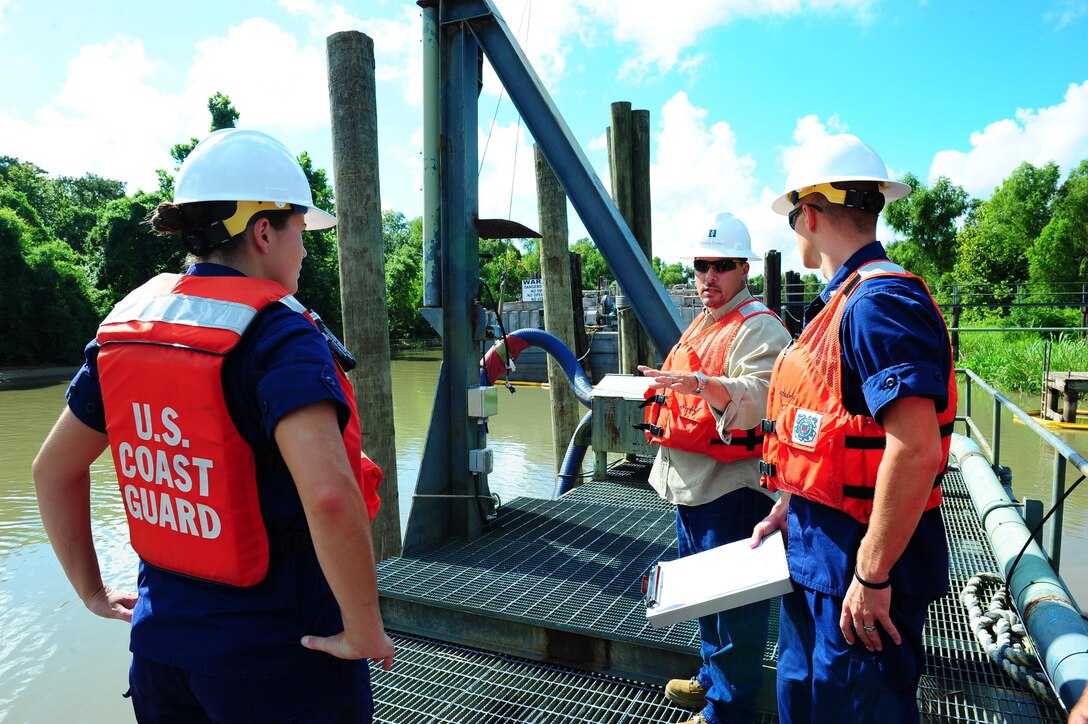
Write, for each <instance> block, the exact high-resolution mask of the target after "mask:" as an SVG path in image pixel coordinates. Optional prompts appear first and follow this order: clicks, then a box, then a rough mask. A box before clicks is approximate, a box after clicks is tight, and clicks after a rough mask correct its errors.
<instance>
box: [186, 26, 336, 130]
mask: <svg viewBox="0 0 1088 724" xmlns="http://www.w3.org/2000/svg"><path fill="white" fill-rule="evenodd" d="M196 50H197V55H196V58H195V60H194V62H193V65H192V67H191V68H190V69H189V73H188V78H187V87H186V89H185V93H184V99H183V100H184V103H185V107H187V108H197V109H201V110H202V111H203V109H205V108H206V106H207V101H208V98H210V97H211V96H212V95H213V94H214V93H215V92H216V91H219V92H221V93H223V94H224V95H226V96H229V97H230V100H231V103H232V104H233V105H234V107H235V108H237V109H238V110H239V112H241V114H242V115H241V118H240V120H239V125H240V126H245V127H256V128H261V129H262V130H268V131H269V132H271V133H272V134H273V135H275V134H276V129H282V130H284V131H288V132H297V131H302V130H308V129H312V128H316V127H319V126H322V125H328V123H329V91H328V87H329V86H328V75H327V72H326V69H325V56H324V53H323V51H322V50H321V49H319V48H317V47H315V46H305V45H300V43H299V40H298V38H296V37H295V36H294V35H291V34H290V33H288V32H287V31H285V30H283V29H282V28H280V26H279V25H277V24H275V23H273V22H271V21H270V20H267V19H264V18H249V19H247V20H244V21H243V22H242V23H240V24H239V25H235V26H232V27H231V28H229V29H228V30H227V34H226V35H225V36H221V37H211V38H207V39H205V40H202V41H201V42H199V43H197V45H196ZM198 117H199V118H200V119H202V120H203V121H204V122H203V123H202V124H201V125H200V126H199V127H198V128H197V129H196V130H197V132H196V133H195V134H194V135H196V136H198V137H200V136H202V135H205V134H206V133H207V120H208V116H207V112H206V111H204V112H203V113H200V114H198Z"/></svg>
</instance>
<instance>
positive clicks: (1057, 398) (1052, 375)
mask: <svg viewBox="0 0 1088 724" xmlns="http://www.w3.org/2000/svg"><path fill="white" fill-rule="evenodd" d="M1085 392H1088V372H1048V373H1047V375H1046V385H1045V389H1044V393H1045V395H1044V396H1045V400H1046V405H1045V406H1044V407H1043V411H1042V416H1043V418H1044V419H1047V420H1054V421H1055V422H1066V423H1074V422H1076V421H1077V402H1078V401H1079V400H1080V396H1081V394H1082V393H1085Z"/></svg>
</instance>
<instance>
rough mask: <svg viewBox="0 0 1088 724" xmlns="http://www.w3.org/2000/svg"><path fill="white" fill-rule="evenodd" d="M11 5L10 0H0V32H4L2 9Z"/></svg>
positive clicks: (4, 9)
mask: <svg viewBox="0 0 1088 724" xmlns="http://www.w3.org/2000/svg"><path fill="white" fill-rule="evenodd" d="M10 5H11V0H0V33H3V32H4V11H6V10H7V9H8V6H10Z"/></svg>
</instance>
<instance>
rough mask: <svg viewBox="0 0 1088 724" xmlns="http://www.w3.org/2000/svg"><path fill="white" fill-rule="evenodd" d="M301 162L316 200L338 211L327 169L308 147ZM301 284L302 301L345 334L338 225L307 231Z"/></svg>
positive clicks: (300, 294) (334, 329) (300, 276)
mask: <svg viewBox="0 0 1088 724" xmlns="http://www.w3.org/2000/svg"><path fill="white" fill-rule="evenodd" d="M298 163H299V165H300V166H301V167H302V172H303V173H304V174H306V180H307V181H309V183H310V193H311V194H312V195H313V199H314V204H315V205H317V207H318V208H320V209H324V210H325V211H328V212H329V213H332V214H335V212H336V202H335V200H334V198H333V191H332V187H331V186H330V185H329V176H328V174H327V173H326V172H325V170H324V169H320V168H314V162H313V159H312V158H310V154H309V153H307V152H306V151H303V152H302V154H301V155H300V156H299V157H298ZM298 288H299V294H298V298H299V301H301V302H302V303H303V304H305V305H307V306H308V307H310V308H312V309H315V310H317V313H318V314H320V315H321V317H322V319H324V320H325V322H326V323H327V324H328V325H329V327H330V328H331V329H332V330H333V332H335V333H336V334H337V335H338V336H342V333H343V328H344V321H343V312H342V309H341V307H340V253H339V250H338V249H337V244H336V229H335V228H333V229H320V230H317V231H308V232H306V259H305V260H304V261H303V263H302V272H301V273H300V274H299V277H298Z"/></svg>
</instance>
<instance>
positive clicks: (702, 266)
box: [695, 259, 744, 274]
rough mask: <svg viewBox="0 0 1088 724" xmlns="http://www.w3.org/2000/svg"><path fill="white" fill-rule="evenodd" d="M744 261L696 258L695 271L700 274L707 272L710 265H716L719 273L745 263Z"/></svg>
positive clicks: (715, 269)
mask: <svg viewBox="0 0 1088 724" xmlns="http://www.w3.org/2000/svg"><path fill="white" fill-rule="evenodd" d="M743 263H744V262H743V261H737V260H736V259H715V260H714V261H707V260H706V259H696V260H695V271H697V272H699V273H700V274H706V273H707V272H708V271H709V270H710V267H714V271H716V272H717V273H719V274H724V273H725V272H730V271H733V270H734V269H736V268H737V267H738V266H740V265H741V264H743Z"/></svg>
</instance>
